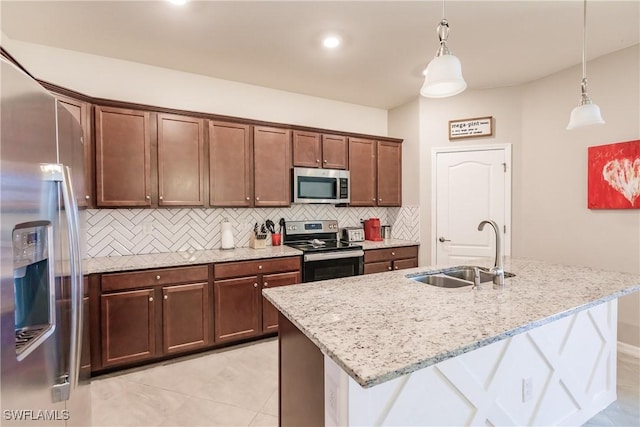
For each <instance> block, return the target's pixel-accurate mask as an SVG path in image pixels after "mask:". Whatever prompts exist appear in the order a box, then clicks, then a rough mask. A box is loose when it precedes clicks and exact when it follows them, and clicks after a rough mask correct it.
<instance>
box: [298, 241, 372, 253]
mask: <svg viewBox="0 0 640 427" xmlns="http://www.w3.org/2000/svg"><path fill="white" fill-rule="evenodd" d="M323 243H324V244H320V245H319V244H312V243H310V242H291V243H286V245H287V246H290V247H292V248H295V249H299V250H301V251H304V252H330V251H340V250H345V249H362V246H361V245H358V244H355V243H349V242H343V241H341V240H326V241H323Z"/></svg>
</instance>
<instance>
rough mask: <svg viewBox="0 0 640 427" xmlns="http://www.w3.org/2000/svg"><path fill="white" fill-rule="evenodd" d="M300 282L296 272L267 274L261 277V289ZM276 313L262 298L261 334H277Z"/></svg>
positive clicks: (298, 274)
mask: <svg viewBox="0 0 640 427" xmlns="http://www.w3.org/2000/svg"><path fill="white" fill-rule="evenodd" d="M299 282H300V273H299V272H297V271H293V272H288V273H279V274H267V275H265V276H263V283H262V286H263V288H276V287H278V286H287V285H293V284H295V283H299ZM278 313H279V311H278V310H276V308H275V307H274V306H273V305H272V304H271V303H270V302H269V301H267V299H266V298H262V332H264V333H269V332H277V331H278Z"/></svg>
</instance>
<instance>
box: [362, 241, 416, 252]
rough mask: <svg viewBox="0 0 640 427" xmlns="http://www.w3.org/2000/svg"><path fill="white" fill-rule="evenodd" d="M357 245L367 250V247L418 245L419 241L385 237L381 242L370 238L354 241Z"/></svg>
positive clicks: (381, 247)
mask: <svg viewBox="0 0 640 427" xmlns="http://www.w3.org/2000/svg"><path fill="white" fill-rule="evenodd" d="M354 243H357V244H359V245H362V248H363V249H364V250H365V251H367V250H369V249H384V248H397V247H401V246H419V245H420V243H418V242H412V241H411V240H400V239H386V240H383V241H381V242H372V241H370V240H365V241H364V242H354Z"/></svg>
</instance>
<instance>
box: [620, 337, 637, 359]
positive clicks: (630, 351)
mask: <svg viewBox="0 0 640 427" xmlns="http://www.w3.org/2000/svg"><path fill="white" fill-rule="evenodd" d="M618 352H619V353H624V354H626V355H629V356H631V357H635V358H638V359H640V347H636V346H635V345H631V344H627V343H625V342H622V341H618Z"/></svg>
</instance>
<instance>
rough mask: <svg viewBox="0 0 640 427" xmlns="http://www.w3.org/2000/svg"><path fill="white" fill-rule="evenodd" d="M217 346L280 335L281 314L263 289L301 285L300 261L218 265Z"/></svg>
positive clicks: (293, 259) (267, 261)
mask: <svg viewBox="0 0 640 427" xmlns="http://www.w3.org/2000/svg"><path fill="white" fill-rule="evenodd" d="M214 276H215V278H216V280H215V281H214V282H213V289H214V301H215V304H214V317H215V321H214V325H215V326H214V327H215V334H214V336H215V341H216V343H221V342H227V341H237V340H239V339H244V338H250V337H254V336H259V335H263V334H269V333H275V332H277V331H278V311H277V310H276V309H275V308H274V307H273V306H272V305H271V303H270V302H269V301H267V300H266V298H264V297H263V296H262V289H264V288H271V287H277V286H285V285H293V284H295V283H300V281H301V279H302V276H301V274H300V257H286V258H278V259H273V260H259V261H240V262H226V263H220V264H215V265H214Z"/></svg>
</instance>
